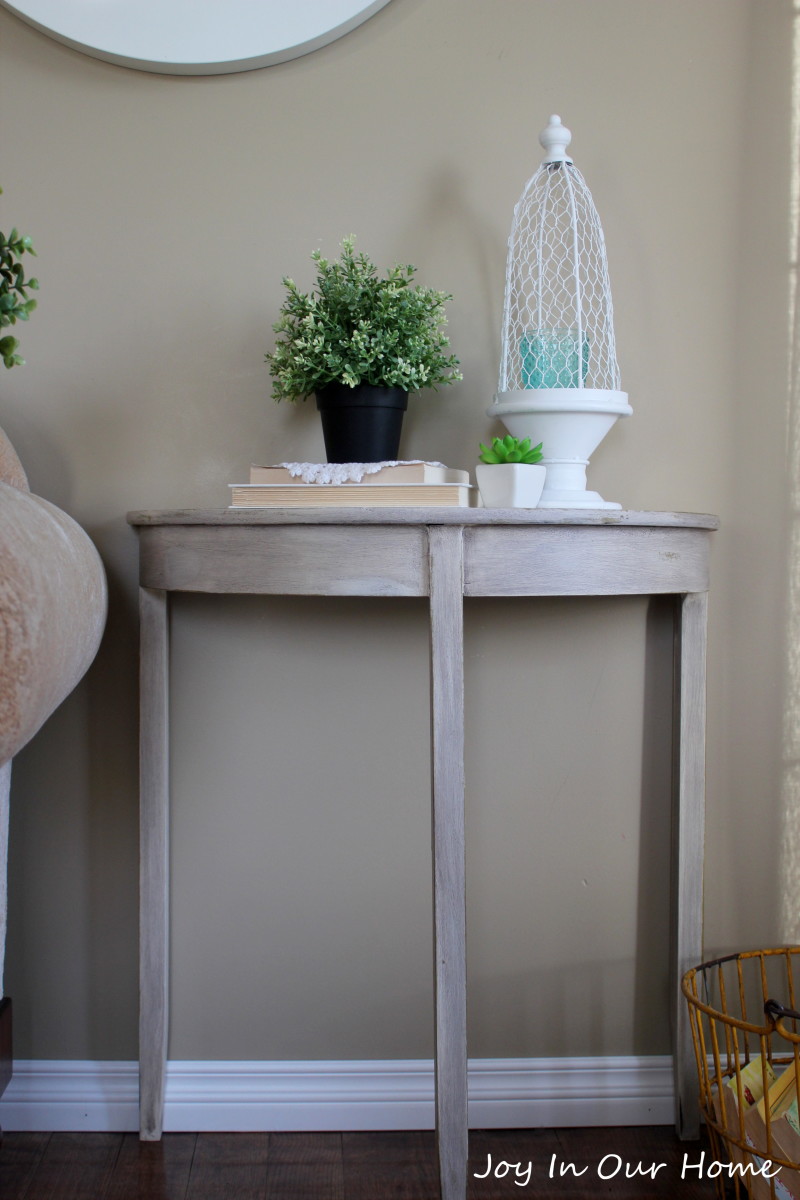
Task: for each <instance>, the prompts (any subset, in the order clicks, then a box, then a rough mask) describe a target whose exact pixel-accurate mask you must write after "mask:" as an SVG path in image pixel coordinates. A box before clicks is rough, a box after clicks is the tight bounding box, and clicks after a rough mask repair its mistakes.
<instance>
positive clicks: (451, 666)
mask: <svg viewBox="0 0 800 1200" xmlns="http://www.w3.org/2000/svg"><path fill="white" fill-rule="evenodd" d="M429 539H430V541H429V547H430V605H431V610H430V611H431V733H432V749H433V908H434V936H435V945H434V956H435V1005H436V1053H435V1076H436V1131H437V1146H438V1154H439V1177H440V1181H441V1195H442V1200H464V1197H465V1195H466V1187H467V1145H468V1120H467V1006H466V995H467V985H466V915H465V913H466V896H465V856H464V653H463V548H462V545H463V536H462V530H461V528H460V527H459V526H450V527H448V526H432V527H431V528H430V530H429Z"/></svg>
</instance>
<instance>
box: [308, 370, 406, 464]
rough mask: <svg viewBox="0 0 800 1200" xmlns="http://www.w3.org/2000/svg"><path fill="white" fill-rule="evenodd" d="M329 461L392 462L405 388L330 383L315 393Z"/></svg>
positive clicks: (395, 457)
mask: <svg viewBox="0 0 800 1200" xmlns="http://www.w3.org/2000/svg"><path fill="white" fill-rule="evenodd" d="M316 396H317V408H318V409H319V415H320V419H321V421H322V436H323V437H324V439H325V453H326V454H327V456H328V462H329V463H347V462H393V461H395V460H396V459H397V457H398V454H399V452H400V432H401V430H402V427H403V413H404V412H405V411H406V408H407V407H408V392H404V391H403V389H402V388H390V387H373V386H372V385H371V384H368V383H360V384H358V386H357V387H354V388H351V387H348V386H347V384H346V383H329V384H327V386H326V387H324V388H320V389H319V391H318V392H317V393H316Z"/></svg>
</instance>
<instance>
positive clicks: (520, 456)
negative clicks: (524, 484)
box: [479, 433, 542, 465]
mask: <svg viewBox="0 0 800 1200" xmlns="http://www.w3.org/2000/svg"><path fill="white" fill-rule="evenodd" d="M479 444H480V448H481V451H482V453H481V462H484V463H527V464H528V465H532V464H533V463H538V462H540V461H541V458H542V443H541V442H539V445H538V446H531V439H530V438H529V437H527V438H523V439H522V440H520V439H519V438H515V437H513V436H512V435H511V434H510V433H509V434H507V435H506V437H504V438H499V437H496V438H492V444H491V446H484V444H483V442H480V443H479Z"/></svg>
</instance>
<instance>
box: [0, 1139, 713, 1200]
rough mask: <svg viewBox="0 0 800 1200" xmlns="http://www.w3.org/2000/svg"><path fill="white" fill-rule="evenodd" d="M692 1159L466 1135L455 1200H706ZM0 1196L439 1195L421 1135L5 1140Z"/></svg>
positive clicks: (305, 1199)
mask: <svg viewBox="0 0 800 1200" xmlns="http://www.w3.org/2000/svg"><path fill="white" fill-rule="evenodd" d="M703 1152H705V1154H706V1164H708V1163H709V1162H710V1161H711V1160H712V1159H713V1155H712V1154H711V1152H710V1150H709V1149H708V1144H707V1142H706V1141H703V1142H700V1143H697V1142H679V1141H678V1139H677V1138H676V1136H675V1132H674V1130H673V1129H672V1128H671V1127H669V1126H663V1127H650V1126H646V1127H642V1128H622V1129H609V1128H598V1129H506V1130H472V1131H471V1132H470V1160H469V1172H468V1181H467V1197H468V1200H509V1197H512V1196H517V1197H525V1196H531V1197H533V1196H535V1197H536V1200H593V1198H594V1197H605V1200H675V1198H677V1197H680V1200H714V1196H715V1192H714V1184H713V1181H712V1180H710V1179H708V1178H705V1177H704V1178H699V1176H698V1172H697V1171H696V1170H688V1171H686V1170H683V1168H684V1156H686V1163H687V1164H689V1165H691V1164H696V1163H698V1161H699V1159H700V1155H701V1154H702V1153H703ZM569 1164H572V1167H574V1170H573V1169H572V1168H571V1167H570V1166H569ZM661 1164H663V1166H662V1165H661ZM562 1166H563V1167H564V1171H563V1173H562ZM654 1168H657V1169H655V1170H654ZM578 1172H580V1173H579V1174H578ZM603 1174H605V1175H606V1176H607V1178H601V1175H603ZM0 1198H1V1200H439V1185H438V1175H437V1166H436V1146H435V1138H434V1134H433V1133H432V1132H424V1131H423V1132H420V1131H412V1132H400V1131H398V1132H377V1133H280V1134H279V1133H273V1134H268V1133H256V1134H247V1133H228V1134H224V1133H223V1134H210V1133H203V1134H175V1133H172V1134H166V1135H165V1136H164V1138H163V1139H162V1141H161V1142H140V1141H139V1139H138V1137H137V1136H136V1135H135V1134H124V1135H123V1134H98V1133H79V1134H64V1133H55V1134H25V1133H7V1134H6V1135H5V1137H4V1139H3V1142H2V1144H0Z"/></svg>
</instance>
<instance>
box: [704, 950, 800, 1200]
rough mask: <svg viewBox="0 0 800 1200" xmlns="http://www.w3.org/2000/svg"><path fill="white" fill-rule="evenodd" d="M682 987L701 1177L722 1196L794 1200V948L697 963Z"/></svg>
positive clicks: (799, 1055) (799, 985)
mask: <svg viewBox="0 0 800 1200" xmlns="http://www.w3.org/2000/svg"><path fill="white" fill-rule="evenodd" d="M681 988H682V991H683V994H684V996H685V997H686V1001H687V1003H688V1005H689V1020H690V1024H691V1030H692V1043H693V1045H694V1053H695V1060H696V1063H697V1075H698V1079H699V1082H700V1109H701V1112H702V1115H703V1117H704V1119H705V1122H706V1125H707V1127H708V1134H709V1140H710V1143H711V1151H710V1154H711V1161H710V1162H709V1163H708V1164H706V1171H705V1172H704V1175H705V1177H708V1178H714V1177H716V1181H717V1183H716V1190H717V1195H718V1196H719V1197H724V1196H731V1195H733V1196H735V1197H737V1200H739V1198H742V1200H743V1198H744V1197H746V1196H749V1197H750V1198H751V1200H800V1132H798V1130H797V1129H796V1128H795V1126H796V1125H797V1124H798V1121H800V1118H798V1081H800V1012H798V1011H797V999H798V998H800V946H783V947H779V948H777V949H772V950H749V951H745V952H743V953H740V954H730V955H728V956H727V957H725V958H717V959H714V960H712V961H710V962H705V963H701V964H700V966H698V967H693V968H692V969H691V970H690V971H687V972H686V974H685V975H684V977H683V980H682V983H681ZM768 1163H769V1164H771V1165H767V1164H768ZM778 1168H780V1169H778Z"/></svg>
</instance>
